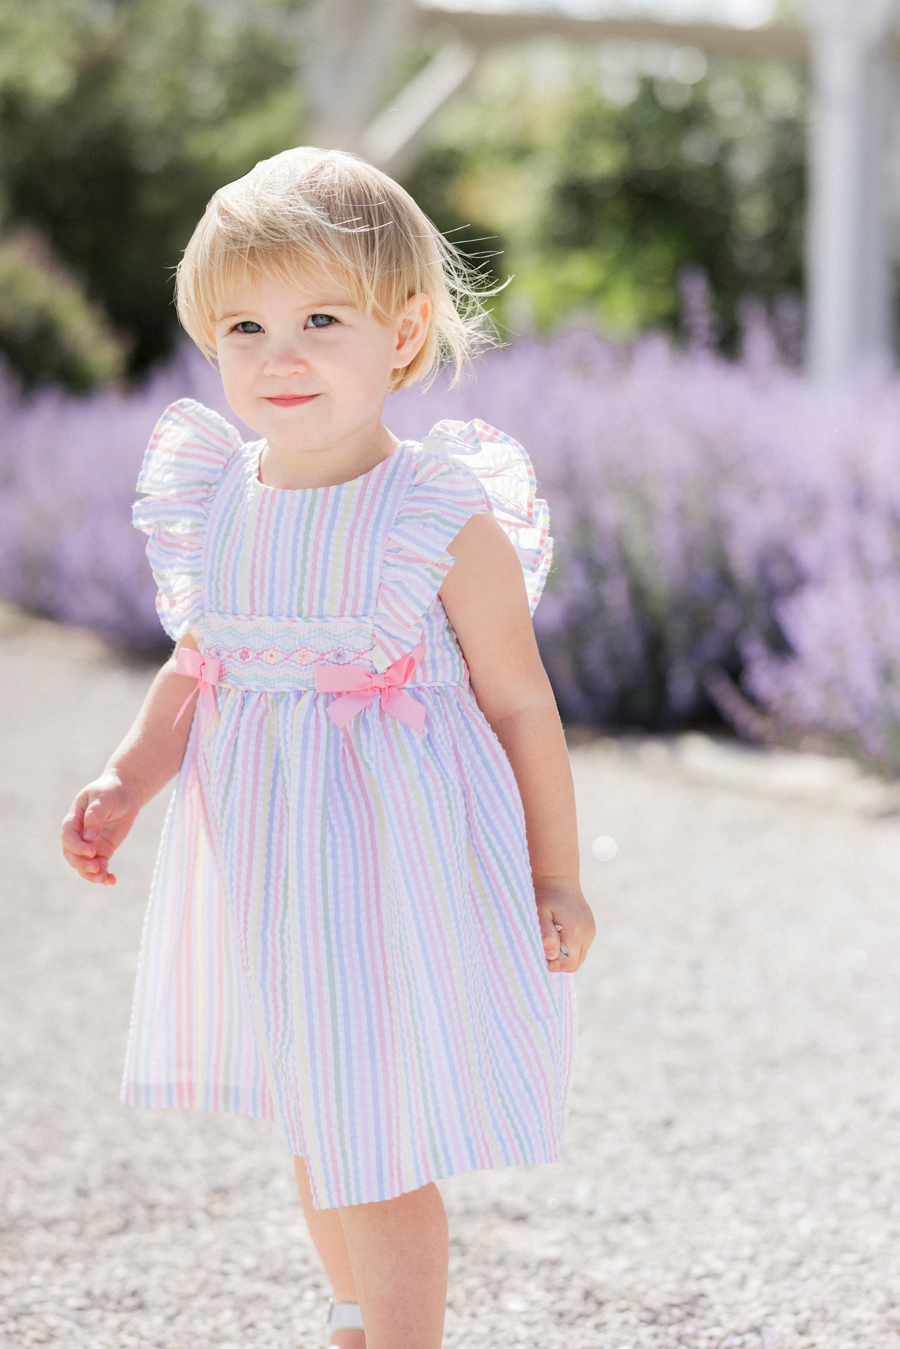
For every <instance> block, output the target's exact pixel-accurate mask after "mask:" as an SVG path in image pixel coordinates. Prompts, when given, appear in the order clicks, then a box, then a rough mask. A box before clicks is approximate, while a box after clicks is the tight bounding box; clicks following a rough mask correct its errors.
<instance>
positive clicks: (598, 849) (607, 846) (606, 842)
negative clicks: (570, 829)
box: [591, 834, 619, 862]
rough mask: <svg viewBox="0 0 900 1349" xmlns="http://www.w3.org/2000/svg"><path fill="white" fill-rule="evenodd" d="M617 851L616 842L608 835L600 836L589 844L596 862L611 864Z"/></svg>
mask: <svg viewBox="0 0 900 1349" xmlns="http://www.w3.org/2000/svg"><path fill="white" fill-rule="evenodd" d="M618 851H619V848H618V845H617V843H616V840H615V839H614V838H610V836H609V834H601V835H600V836H599V838H595V839H594V841H593V843H592V844H591V852H592V853H593V854H594V856H595V857H596V859H597V861H598V862H611V861H612V859H613V858H614V857H615V855H616V853H617V852H618Z"/></svg>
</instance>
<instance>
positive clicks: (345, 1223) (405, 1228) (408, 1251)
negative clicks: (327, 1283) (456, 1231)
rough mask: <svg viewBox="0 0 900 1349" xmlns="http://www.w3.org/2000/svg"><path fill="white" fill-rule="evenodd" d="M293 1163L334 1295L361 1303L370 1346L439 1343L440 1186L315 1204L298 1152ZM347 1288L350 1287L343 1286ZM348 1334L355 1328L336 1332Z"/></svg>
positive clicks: (444, 1238) (384, 1348) (442, 1295)
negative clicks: (348, 1203) (374, 1200)
mask: <svg viewBox="0 0 900 1349" xmlns="http://www.w3.org/2000/svg"><path fill="white" fill-rule="evenodd" d="M296 1167H297V1178H298V1187H299V1188H300V1194H301V1199H303V1202H304V1211H305V1212H306V1216H307V1219H308V1220H309V1219H310V1214H312V1215H313V1216H312V1220H311V1221H310V1232H311V1233H312V1238H313V1241H314V1242H315V1243H316V1247H317V1249H318V1250H319V1252H320V1254H321V1256H322V1260H323V1263H324V1264H325V1268H326V1272H327V1273H328V1275H329V1278H331V1279H332V1287H333V1288H334V1296H335V1298H336V1299H338V1300H339V1301H342V1302H343V1301H347V1302H350V1301H358V1302H359V1304H360V1307H361V1309H362V1314H363V1320H364V1321H365V1323H366V1332H365V1341H364V1343H365V1345H366V1346H367V1349H440V1345H441V1341H442V1339H443V1331H444V1312H445V1308H446V1304H447V1261H448V1254H449V1252H448V1245H449V1242H448V1235H447V1215H446V1213H445V1212H444V1205H443V1201H442V1199H441V1196H440V1193H439V1192H438V1188H437V1186H436V1185H423V1186H422V1188H421V1189H419V1190H411V1191H410V1192H409V1193H408V1194H402V1195H400V1196H399V1198H397V1199H387V1200H384V1201H383V1202H382V1203H379V1204H356V1205H354V1206H353V1207H351V1208H342V1209H337V1210H334V1209H314V1208H313V1207H312V1202H311V1199H310V1198H309V1181H308V1179H307V1176H306V1168H305V1166H303V1165H302V1162H301V1161H300V1159H299V1158H297V1159H296ZM304 1192H305V1196H306V1197H305V1198H304ZM307 1205H308V1207H307ZM332 1214H338V1215H339V1218H340V1223H341V1226H342V1229H343V1235H344V1238H345V1241H344V1244H343V1246H341V1245H340V1243H339V1242H338V1241H337V1239H336V1232H335V1228H334V1224H333V1219H332V1216H331V1215H332ZM321 1219H325V1220H326V1222H327V1226H326V1224H325V1223H320V1220H321ZM320 1237H321V1240H322V1242H323V1244H322V1245H320ZM323 1247H324V1248H323ZM332 1264H333V1266H334V1277H332V1273H331V1266H332ZM348 1274H349V1276H350V1277H349V1280H348V1279H347V1276H348ZM336 1279H339V1280H341V1282H340V1285H339V1284H338V1283H337V1282H335V1280H336ZM345 1280H346V1282H345ZM339 1286H340V1289H341V1291H338V1289H339ZM350 1288H352V1289H353V1292H352V1293H351V1292H349V1291H347V1290H348V1289H350ZM351 1333H354V1334H359V1332H358V1331H356V1332H349V1331H344V1332H338V1334H346V1335H349V1334H351ZM335 1343H342V1341H337V1340H335ZM347 1349H356V1345H355V1344H353V1345H351V1343H350V1342H349V1341H348V1343H347Z"/></svg>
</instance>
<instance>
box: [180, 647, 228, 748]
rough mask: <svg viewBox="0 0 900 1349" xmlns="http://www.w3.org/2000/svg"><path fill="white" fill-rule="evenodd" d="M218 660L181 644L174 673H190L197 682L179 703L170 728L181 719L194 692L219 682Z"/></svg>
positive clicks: (219, 666)
mask: <svg viewBox="0 0 900 1349" xmlns="http://www.w3.org/2000/svg"><path fill="white" fill-rule="evenodd" d="M220 668H221V665H220V662H219V661H217V660H214V659H213V658H212V657H211V656H201V655H200V652H199V651H194V650H192V649H191V647H189V646H183V647H182V648H181V650H180V651H179V653H178V659H177V660H176V662H175V673H176V674H180V675H190V677H191V679H196V681H197V684H196V687H195V688H192V689H191V691H190V693H189V694H188V696H187V697H186V698H185V700H184V702H183V703H182V704H181V711H180V712H179V713H178V716H177V717H176V718H175V720H174V721H173V722H172V730H173V731H174V729H175V727H176V726H177V725H178V723H179V721H181V717H182V713H183V712H184V709H185V708H186V707H187V705H188V703H189V702H190V701H191V699H192V698H193V696H194V694H195V693H197V692H198V691H199V690H200V689H202V688H204V687H205V688H211V687H212V685H213V684H218V682H219V670H220Z"/></svg>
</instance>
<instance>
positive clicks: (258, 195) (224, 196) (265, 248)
mask: <svg viewBox="0 0 900 1349" xmlns="http://www.w3.org/2000/svg"><path fill="white" fill-rule="evenodd" d="M323 269H324V270H327V271H331V272H333V273H335V274H336V275H337V276H339V277H340V278H341V280H342V282H343V283H344V284H345V285H346V286H347V289H348V291H349V293H350V295H351V296H352V297H353V302H354V304H356V305H357V306H358V308H360V309H361V310H363V312H365V313H367V314H371V315H374V317H375V318H377V319H379V320H380V321H382V322H387V321H389V320H390V319H391V318H393V317H394V316H395V315H396V314H398V313H399V311H400V309H401V308H402V306H403V305H404V304H405V303H406V301H407V300H409V299H410V297H411V296H413V295H427V296H428V297H429V299H430V300H431V303H432V306H433V311H432V318H431V322H430V324H429V330H428V336H427V338H426V340H425V343H424V345H423V346H422V349H421V350H420V351H419V352H418V353H417V354H416V356H415V357H414V359H413V360H412V361H411V362H410V364H409V365H408V366H406V367H405V368H404V369H398V370H395V371H394V374H393V378H392V380H391V385H390V387H391V389H399V388H402V387H403V386H404V385H406V384H414V383H416V382H417V381H418V380H423V379H425V380H427V379H430V378H433V377H434V375H435V374H436V373H437V370H438V368H439V367H440V366H441V365H442V364H443V363H447V364H449V365H450V366H451V367H452V369H453V380H452V382H453V383H454V384H456V383H457V382H458V381H459V378H460V375H461V373H462V370H463V368H464V367H465V366H466V365H467V364H468V362H469V361H470V360H471V358H472V356H473V355H474V354H475V352H476V351H477V350H479V349H480V348H481V347H482V346H485V345H490V344H491V343H492V342H493V340H494V338H493V334H492V331H491V328H490V320H489V317H488V315H487V313H486V311H485V309H484V306H483V299H484V297H486V296H489V295H493V294H495V293H496V291H494V290H489V289H488V288H487V287H486V286H485V284H484V278H483V276H482V275H481V273H480V271H479V270H478V269H477V268H475V267H473V266H472V265H471V264H470V263H468V262H467V260H466V259H465V258H464V257H463V256H462V255H461V254H460V253H459V252H458V251H457V249H455V248H454V247H453V246H452V245H451V244H450V243H448V242H447V240H446V239H445V238H444V237H443V235H442V234H440V232H439V231H438V230H437V228H436V227H435V226H434V225H433V224H432V223H431V221H430V220H429V219H428V217H427V216H426V215H425V214H424V212H423V211H422V210H420V208H419V207H418V206H417V205H416V203H415V202H414V201H413V199H412V197H411V196H410V195H409V193H408V192H404V190H403V188H402V187H400V186H399V185H398V184H397V183H395V182H394V180H393V179H392V178H389V177H388V176H387V174H386V173H382V172H381V171H380V170H379V169H376V168H373V167H372V165H371V164H367V163H366V162H365V161H364V160H362V159H359V158H358V157H357V156H356V155H352V154H348V153H346V152H345V151H342V150H317V149H315V148H313V147H311V146H300V147H298V148H297V149H294V150H285V151H284V152H283V153H282V154H280V155H275V156H274V157H273V158H272V159H264V160H262V161H261V162H260V163H259V164H257V165H256V167H255V168H254V169H251V170H250V172H249V173H248V174H245V176H244V177H243V178H238V179H237V181H236V182H233V183H228V184H227V185H226V186H225V187H222V188H220V189H219V191H218V192H216V193H215V195H214V196H213V197H212V199H211V200H210V202H209V205H208V206H207V208H206V210H205V212H204V213H203V217H202V219H201V220H200V223H199V224H198V225H197V228H196V229H195V230H194V233H193V235H192V236H191V240H190V243H189V244H188V246H187V248H186V249H185V251H184V256H183V258H182V260H181V262H180V263H179V265H178V268H177V271H176V302H177V306H178V316H179V318H180V319H181V322H182V324H183V326H184V328H185V329H186V330H187V332H188V333H189V334H190V336H191V337H192V338H193V340H194V341H195V342H196V344H197V346H198V347H199V348H200V349H201V351H203V352H204V354H205V355H206V356H207V358H208V359H210V360H213V359H214V358H215V354H216V344H215V315H216V310H217V307H218V306H219V304H220V302H221V300H222V297H223V291H224V290H225V289H226V288H227V287H228V286H230V285H232V284H233V283H234V282H235V281H239V280H246V279H247V278H248V277H253V276H259V275H265V276H271V277H275V278H276V279H278V280H283V281H284V282H286V283H288V284H292V283H293V284H296V281H297V278H298V276H299V274H300V273H301V272H303V271H304V270H313V271H315V270H319V271H321V270H323Z"/></svg>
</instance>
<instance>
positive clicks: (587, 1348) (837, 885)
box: [0, 623, 900, 1349]
mask: <svg viewBox="0 0 900 1349" xmlns="http://www.w3.org/2000/svg"><path fill="white" fill-rule="evenodd" d="M0 671H2V678H3V687H4V691H5V698H4V736H5V741H6V744H5V748H4V763H5V765H6V773H5V774H4V782H3V788H2V798H0V811H2V818H3V822H4V826H5V836H6V838H7V840H8V841H9V843H10V851H11V865H10V866H9V867H5V868H4V870H3V874H2V878H0V896H2V900H0V902H2V906H3V920H2V921H3V927H2V931H3V942H2V973H0V978H2V983H0V988H2V1006H0V1063H2V1067H0V1083H2V1096H0V1179H2V1193H0V1344H2V1345H4V1346H6V1345H10V1346H19V1345H66V1346H67V1347H71V1349H76V1347H79V1349H80V1346H91V1349H95V1347H96V1349H100V1347H101V1346H102V1347H103V1349H106V1346H117V1347H118V1346H129V1345H136V1346H141V1349H143V1347H144V1346H160V1349H207V1346H208V1347H209V1349H250V1347H251V1346H253V1349H269V1347H271V1349H300V1346H303V1347H304V1349H305V1346H310V1349H315V1347H316V1346H319V1345H324V1344H325V1342H326V1340H327V1335H326V1334H325V1332H324V1327H323V1326H322V1318H323V1307H324V1299H325V1297H326V1296H327V1289H326V1286H325V1282H324V1278H323V1276H322V1273H321V1270H320V1268H319V1265H318V1263H317V1259H316V1256H315V1252H314V1250H313V1248H312V1246H311V1243H310V1240H309V1237H308V1235H307V1233H306V1229H305V1226H304V1224H303V1220H302V1217H301V1214H300V1210H299V1205H298V1202H297V1199H296V1196H295V1193H294V1190H293V1182H292V1176H291V1167H290V1158H289V1156H288V1154H287V1151H286V1148H285V1145H284V1142H283V1140H282V1138H281V1135H280V1133H279V1131H278V1130H277V1128H275V1127H274V1126H272V1125H269V1124H266V1123H263V1122H260V1121H255V1120H245V1119H238V1118H232V1117H228V1116H211V1115H204V1114H202V1113H199V1112H197V1113H194V1112H190V1111H144V1110H135V1109H125V1108H124V1107H122V1106H120V1105H119V1102H118V1089H119V1075H120V1072H121V1067H122V1059H123V1053H124V1046H125V1038H126V1034H127V1028H128V1014H129V1007H130V998H131V987H132V981H133V975H134V967H135V957H136V952H137V947H138V942H139V938H140V927H141V921H142V915H143V908H144V904H145V900H146V895H147V890H148V885H149V879H150V872H151V868H152V864H153V858H154V854H155V848H156V843H157V839H158V836H159V829H160V825H161V821H162V815H163V809H164V805H165V802H164V800H162V799H160V800H158V801H156V802H154V803H153V805H152V806H151V808H150V809H149V810H148V811H147V812H146V814H145V816H144V817H143V818H142V819H141V820H139V822H138V824H137V826H136V827H135V830H134V831H133V835H132V837H131V838H130V839H129V840H128V842H127V844H126V845H125V847H124V848H123V850H122V854H121V859H120V861H119V866H118V874H119V878H120V879H119V884H118V885H117V886H116V887H114V888H109V889H105V888H100V887H88V886H87V885H85V884H84V883H83V882H81V881H79V880H78V878H77V877H76V876H75V875H74V873H72V872H70V871H69V870H68V869H67V868H66V867H65V865H64V863H63V862H62V860H61V858H60V857H59V854H58V848H57V841H56V840H57V836H58V826H59V820H60V818H61V816H62V814H63V812H64V810H65V809H66V807H67V806H68V803H69V801H70V799H71V797H72V795H73V794H74V792H75V791H76V790H77V789H78V787H79V786H80V785H82V783H83V782H84V781H86V780H87V779H88V778H89V777H90V776H92V775H93V774H94V773H95V772H96V771H97V770H98V768H99V767H100V766H101V764H102V761H103V759H104V757H105V755H106V754H107V752H108V751H109V749H110V748H111V747H112V744H113V743H114V742H115V739H116V737H117V736H119V735H120V734H121V733H122V732H123V731H124V730H125V728H126V727H127V725H128V724H129V722H130V720H131V717H132V715H133V713H134V711H135V708H136V707H137V705H138V703H139V701H140V699H141V697H142V695H143V692H144V690H145V689H146V687H147V684H148V683H149V679H150V677H151V674H150V672H148V670H147V669H146V668H145V667H140V666H133V667H129V666H127V665H124V664H122V663H120V662H117V661H116V660H115V659H114V657H113V656H112V655H111V654H110V653H109V652H107V651H106V650H105V649H104V648H103V647H102V646H101V645H100V644H99V643H97V642H96V641H94V639H91V638H88V637H85V636H83V635H79V634H72V633H67V632H65V631H62V630H59V629H55V628H54V627H53V625H50V624H27V623H21V624H18V625H17V624H7V625H6V632H5V635H3V636H2V638H0ZM748 755H749V757H748ZM814 757H815V756H803V758H802V761H798V767H797V771H796V772H794V771H793V770H791V771H788V768H789V767H790V765H789V764H788V763H787V760H785V758H784V757H783V755H782V756H775V757H774V758H772V757H771V756H769V757H767V756H766V755H765V754H763V753H760V754H758V755H754V754H752V753H751V752H749V751H747V750H742V749H738V748H737V747H731V746H728V745H727V744H724V743H715V742H709V743H708V744H707V745H706V747H705V748H704V747H703V745H701V744H699V742H698V741H696V740H694V741H691V742H687V748H686V749H685V747H684V745H682V747H681V749H679V744H678V742H677V741H655V742H646V741H645V742H637V741H635V742H627V741H623V742H614V741H608V740H596V741H587V742H586V743H583V744H580V745H578V746H576V747H575V748H573V751H572V762H573V768H574V770H575V776H576V784H577V790H578V797H579V809H580V825H581V829H582V835H583V844H584V863H583V866H584V878H585V883H586V889H587V893H588V895H589V897H590V899H591V901H592V903H593V904H594V907H595V911H596V914H597V919H598V929H599V936H598V939H597V942H596V944H595V946H594V949H593V953H592V956H591V958H590V960H589V962H588V964H587V965H586V966H585V968H584V969H583V971H582V972H581V973H580V974H579V976H578V993H579V1020H580V1036H579V1047H578V1055H577V1069H576V1076H575V1084H574V1091H573V1097H572V1106H571V1113H570V1119H569V1131H568V1144H567V1158H566V1162H565V1163H564V1164H563V1165H560V1166H544V1167H528V1168H512V1169H510V1170H506V1171H497V1172H491V1173H486V1172H478V1173H473V1174H471V1175H464V1176H457V1177H453V1178H451V1179H450V1180H448V1181H446V1182H442V1186H441V1188H442V1190H443V1193H444V1196H445V1199H446V1202H447V1207H448V1211H449V1215H450V1224H451V1237H452V1251H451V1293H450V1303H449V1308H448V1316H447V1331H446V1338H445V1344H446V1345H447V1346H448V1349H494V1346H505V1345H510V1346H517V1345H524V1346H533V1347H534V1349H674V1347H675V1346H679V1345H686V1346H691V1347H692V1349H762V1347H763V1346H765V1347H766V1349H776V1347H777V1349H794V1346H798V1347H799V1346H802V1347H803V1349H845V1346H846V1347H847V1349H849V1347H850V1346H872V1349H875V1346H877V1349H890V1346H900V1269H898V1263H897V1260H896V1253H895V1252H896V1245H897V1235H898V1230H900V1163H898V1148H897V1136H898V1127H900V1075H898V1072H897V1061H898V1050H900V985H898V980H897V966H898V956H900V916H898V905H897V877H898V861H900V822H898V818H897V816H896V815H895V814H893V813H891V812H890V810H889V809H887V808H885V809H884V810H882V811H881V812H880V813H879V812H878V811H874V810H873V807H872V802H873V800H874V799H875V798H874V796H873V792H874V788H873V789H872V791H868V795H866V792H863V791H862V790H861V789H860V791H859V792H857V791H856V788H855V787H854V789H853V792H855V793H856V795H855V796H854V795H853V792H849V789H845V787H844V786H843V785H842V786H841V788H840V792H838V793H837V794H835V792H834V791H832V792H831V795H829V794H828V792H826V793H825V795H824V796H822V795H820V796H816V794H815V792H812V793H810V792H809V791H807V790H806V787H804V789H803V792H801V793H800V794H799V795H798V789H797V782H798V780H800V779H802V781H803V783H806V782H807V780H808V779H809V776H810V773H812V772H813V767H814V765H813V764H812V759H813V758H814ZM832 762H833V761H832ZM703 763H707V764H708V763H714V772H713V773H712V774H711V775H709V774H707V777H706V778H704V774H703V771H701V768H702V764H703ZM729 763H730V764H731V765H732V769H731V770H730V769H729ZM828 763H829V761H825V760H822V761H821V769H822V772H821V774H820V777H821V779H822V780H823V781H829V780H831V779H829V773H831V772H832V770H831V769H830V768H829V767H828ZM698 764H700V765H701V768H698ZM679 765H681V766H679ZM786 765H787V767H786ZM732 770H733V771H732ZM770 770H771V771H770ZM767 773H768V777H767ZM798 774H799V777H798ZM832 776H833V774H832ZM813 777H815V774H814V773H813ZM842 782H843V779H842ZM786 783H787V784H788V785H787V786H786V785H785V784H786ZM867 790H868V789H867ZM841 793H843V795H841ZM848 793H849V794H848ZM875 795H877V793H875ZM863 797H865V800H864V801H863ZM878 799H879V800H881V799H882V798H881V797H879V798H878ZM884 799H885V800H886V799H887V798H886V797H885V798H884ZM599 834H609V835H611V836H612V837H613V838H615V840H616V842H617V844H618V855H617V857H616V858H615V860H614V861H611V862H602V863H601V862H598V861H596V860H595V859H594V858H593V856H592V854H591V843H592V841H593V840H594V839H595V838H596V837H597V836H598V835H599Z"/></svg>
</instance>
